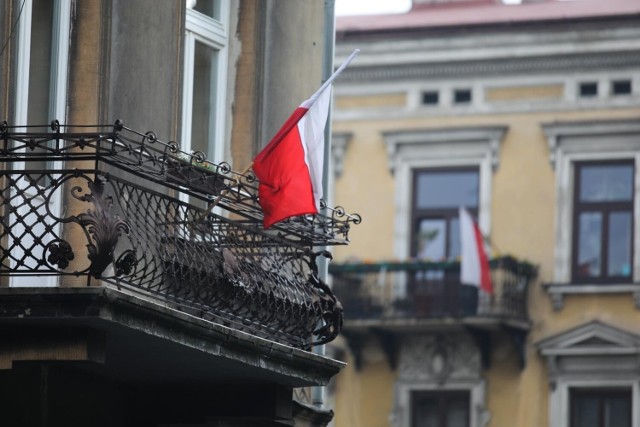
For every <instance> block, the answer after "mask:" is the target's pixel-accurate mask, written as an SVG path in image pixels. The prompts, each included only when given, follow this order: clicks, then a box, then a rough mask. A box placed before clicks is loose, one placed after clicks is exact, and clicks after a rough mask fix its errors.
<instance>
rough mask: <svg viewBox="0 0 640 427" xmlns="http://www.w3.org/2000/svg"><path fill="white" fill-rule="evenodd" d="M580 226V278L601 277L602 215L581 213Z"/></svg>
mask: <svg viewBox="0 0 640 427" xmlns="http://www.w3.org/2000/svg"><path fill="white" fill-rule="evenodd" d="M578 226H579V230H578V276H580V277H597V276H600V268H601V267H600V266H601V265H602V259H601V253H600V242H601V236H602V215H601V214H600V213H598V212H586V213H581V214H580V217H579V224H578Z"/></svg>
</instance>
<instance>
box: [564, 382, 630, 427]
mask: <svg viewBox="0 0 640 427" xmlns="http://www.w3.org/2000/svg"><path fill="white" fill-rule="evenodd" d="M569 394H570V400H571V409H570V416H571V422H570V427H631V389H630V388H625V389H606V388H605V389H580V388H572V389H571V390H570V391H569Z"/></svg>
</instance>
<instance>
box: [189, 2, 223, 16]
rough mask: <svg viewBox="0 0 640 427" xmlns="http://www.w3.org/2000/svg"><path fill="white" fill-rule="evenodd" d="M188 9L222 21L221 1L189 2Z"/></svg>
mask: <svg viewBox="0 0 640 427" xmlns="http://www.w3.org/2000/svg"><path fill="white" fill-rule="evenodd" d="M187 7H188V8H190V9H193V10H196V11H198V12H200V13H202V14H203V15H207V16H208V17H210V18H213V19H216V20H218V21H219V20H220V1H219V0H187Z"/></svg>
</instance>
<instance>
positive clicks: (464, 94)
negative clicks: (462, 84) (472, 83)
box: [453, 89, 471, 104]
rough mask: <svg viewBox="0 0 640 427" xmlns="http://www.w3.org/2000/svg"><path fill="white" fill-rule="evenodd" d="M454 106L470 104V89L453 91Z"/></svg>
mask: <svg viewBox="0 0 640 427" xmlns="http://www.w3.org/2000/svg"><path fill="white" fill-rule="evenodd" d="M453 102H454V104H469V103H470V102H471V89H456V90H454V91H453Z"/></svg>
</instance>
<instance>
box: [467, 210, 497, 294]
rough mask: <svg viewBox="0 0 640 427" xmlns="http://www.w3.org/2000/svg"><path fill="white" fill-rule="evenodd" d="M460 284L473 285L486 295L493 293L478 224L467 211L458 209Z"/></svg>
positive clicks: (487, 261)
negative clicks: (460, 258)
mask: <svg viewBox="0 0 640 427" xmlns="http://www.w3.org/2000/svg"><path fill="white" fill-rule="evenodd" d="M460 247H461V257H462V260H461V262H460V282H461V283H463V284H466V285H475V286H478V287H479V288H480V289H482V290H483V291H485V292H486V293H488V294H492V293H493V285H492V284H491V272H490V271H489V260H488V258H487V254H486V252H485V249H484V239H483V237H482V233H481V232H480V228H479V227H478V224H477V223H476V222H475V221H474V220H473V218H472V217H471V214H470V213H469V211H467V210H466V209H465V208H460Z"/></svg>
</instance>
